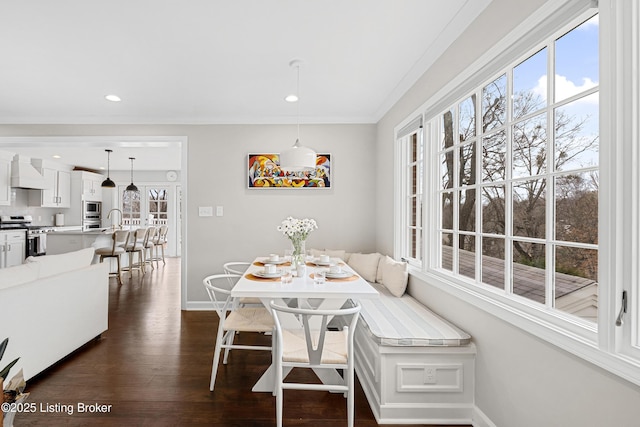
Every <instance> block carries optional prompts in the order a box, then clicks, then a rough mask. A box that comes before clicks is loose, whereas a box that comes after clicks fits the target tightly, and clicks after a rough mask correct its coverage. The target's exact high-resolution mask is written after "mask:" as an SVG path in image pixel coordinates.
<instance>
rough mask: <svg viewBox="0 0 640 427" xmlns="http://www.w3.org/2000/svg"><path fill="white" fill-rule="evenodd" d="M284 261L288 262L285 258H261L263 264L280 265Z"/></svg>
mask: <svg viewBox="0 0 640 427" xmlns="http://www.w3.org/2000/svg"><path fill="white" fill-rule="evenodd" d="M285 262H288V261H287V260H286V259H284V258H280V259H279V260H278V261H271V260H270V259H269V258H265V259H263V260H262V263H263V264H275V265H280V264H284V263H285Z"/></svg>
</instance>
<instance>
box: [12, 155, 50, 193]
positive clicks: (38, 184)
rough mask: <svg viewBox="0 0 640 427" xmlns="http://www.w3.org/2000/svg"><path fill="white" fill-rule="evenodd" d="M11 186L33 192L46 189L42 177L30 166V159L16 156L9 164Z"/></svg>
mask: <svg viewBox="0 0 640 427" xmlns="http://www.w3.org/2000/svg"><path fill="white" fill-rule="evenodd" d="M11 186H12V187H17V188H28V189H34V190H46V189H47V188H48V186H47V184H46V183H45V180H44V177H43V176H42V175H40V172H38V171H37V170H36V168H34V167H33V165H32V164H31V158H30V157H27V156H22V155H20V154H16V155H15V156H13V161H12V162H11Z"/></svg>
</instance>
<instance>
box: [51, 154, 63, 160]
mask: <svg viewBox="0 0 640 427" xmlns="http://www.w3.org/2000/svg"><path fill="white" fill-rule="evenodd" d="M52 157H53V158H54V159H61V158H62V156H60V155H59V154H54V155H53V156H52Z"/></svg>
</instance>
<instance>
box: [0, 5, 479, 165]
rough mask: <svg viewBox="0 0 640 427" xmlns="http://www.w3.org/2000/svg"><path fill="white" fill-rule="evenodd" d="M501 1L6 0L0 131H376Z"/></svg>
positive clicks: (0, 19) (0, 45) (0, 13)
mask: <svg viewBox="0 0 640 427" xmlns="http://www.w3.org/2000/svg"><path fill="white" fill-rule="evenodd" d="M490 1H491V0H447V1H440V0H305V1H299V0H234V1H230V0H229V1H221V0H188V1H184V0H182V1H180V0H164V1H157V0H136V1H130V0H110V1H102V2H95V1H86V0H57V1H55V2H52V1H50V0H30V1H19V0H11V1H8V0H7V1H2V2H1V3H0V52H2V64H3V65H2V67H0V93H1V94H2V96H0V124H31V123H40V124H69V123H73V124H94V123H95V124H142V123H148V124H156V123H161V124H167V123H171V124H204V123H206V124H218V123H295V122H296V121H297V114H298V108H299V115H300V122H301V123H375V122H377V121H378V120H379V119H380V118H381V117H382V116H383V115H384V114H385V113H386V111H388V109H389V108H390V107H391V106H392V105H393V104H394V103H395V102H396V101H397V100H398V99H399V98H400V97H401V96H402V95H403V94H404V93H405V92H406V91H407V90H408V89H409V88H410V87H411V85H413V84H414V83H415V82H416V80H417V79H418V78H419V77H420V76H421V75H422V74H423V73H424V72H425V71H426V70H427V69H428V67H429V66H430V65H431V64H432V63H433V62H434V61H435V60H436V59H437V58H438V56H439V55H440V54H441V53H442V52H443V51H444V50H445V49H446V48H447V47H448V46H449V45H450V43H451V42H452V41H453V40H455V38H456V37H457V36H458V35H459V34H460V33H461V32H462V31H463V30H464V29H465V28H466V27H467V26H468V25H469V23H470V22H472V21H473V19H474V18H475V17H476V16H477V15H478V14H479V13H480V12H481V11H482V10H483V9H484V8H485V7H486V6H487V5H488V4H489V3H490ZM292 59H300V60H301V61H302V62H301V66H300V102H299V103H298V104H297V105H296V104H290V103H287V102H285V101H284V97H285V96H286V95H287V94H289V93H292V92H295V90H296V70H295V68H292V67H290V66H289V62H290V61H291V60H292ZM108 94H116V95H118V96H119V97H120V98H121V99H122V101H121V102H110V101H107V100H106V99H105V98H104V97H105V95H108ZM100 149H102V150H103V149H104V147H101V148H99V147H95V150H96V152H95V153H80V154H82V155H83V156H84V160H82V161H84V162H85V163H86V162H90V160H89V155H91V157H95V160H96V161H101V158H102V157H105V156H104V152H103V151H102V153H101V155H100V154H98V153H97V151H98V150H100ZM75 151H78V150H75ZM83 151H84V150H83ZM46 154H48V153H46ZM76 154H78V153H76ZM70 155H71V154H70ZM158 157H164V156H158ZM158 160H159V161H160V160H161V159H158ZM104 163H105V162H104V160H102V161H101V165H103V164H104ZM88 167H91V165H88ZM116 167H117V166H116ZM140 167H141V168H144V167H143V165H140ZM175 168H176V167H173V168H172V169H175ZM156 169H157V164H156ZM163 169H170V168H169V167H163Z"/></svg>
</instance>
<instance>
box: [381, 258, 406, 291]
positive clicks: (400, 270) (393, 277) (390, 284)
mask: <svg viewBox="0 0 640 427" xmlns="http://www.w3.org/2000/svg"><path fill="white" fill-rule="evenodd" d="M379 268H380V269H381V270H382V284H383V285H384V287H385V288H387V289H388V290H389V292H391V293H392V294H393V295H394V296H396V297H401V296H402V295H403V294H404V291H405V290H406V289H407V282H408V281H409V273H408V272H407V263H406V262H400V261H396V260H394V259H393V258H391V257H389V256H387V257H384V258H383V260H381V261H380V267H379Z"/></svg>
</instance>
